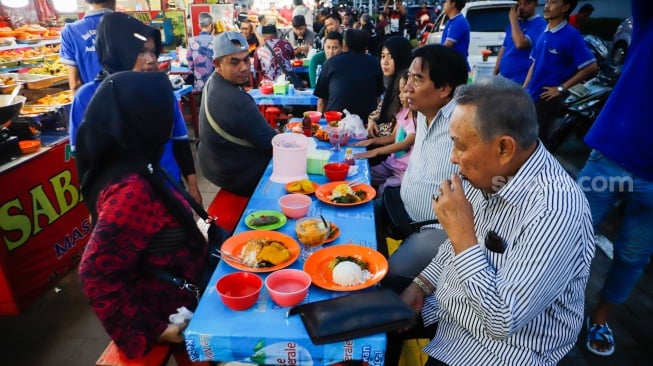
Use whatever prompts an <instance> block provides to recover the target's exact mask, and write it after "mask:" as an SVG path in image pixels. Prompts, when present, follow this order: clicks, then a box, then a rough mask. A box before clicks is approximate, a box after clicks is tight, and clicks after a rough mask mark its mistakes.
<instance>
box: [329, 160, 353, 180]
mask: <svg viewBox="0 0 653 366" xmlns="http://www.w3.org/2000/svg"><path fill="white" fill-rule="evenodd" d="M347 173H349V164H345V163H328V164H324V174H325V175H326V177H327V179H329V180H330V181H332V182H337V181H341V180H345V178H347Z"/></svg>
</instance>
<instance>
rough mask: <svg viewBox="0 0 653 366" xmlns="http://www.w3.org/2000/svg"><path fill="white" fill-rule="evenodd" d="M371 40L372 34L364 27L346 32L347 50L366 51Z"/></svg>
mask: <svg viewBox="0 0 653 366" xmlns="http://www.w3.org/2000/svg"><path fill="white" fill-rule="evenodd" d="M369 42H370V34H369V33H368V32H366V31H364V30H362V29H348V30H347V31H346V32H345V45H347V51H351V52H360V53H365V50H366V49H367V44H368V43H369Z"/></svg>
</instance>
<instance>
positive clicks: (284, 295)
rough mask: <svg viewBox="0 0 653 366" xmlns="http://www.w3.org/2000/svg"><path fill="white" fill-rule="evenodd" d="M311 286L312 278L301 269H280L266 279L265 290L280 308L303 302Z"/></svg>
mask: <svg viewBox="0 0 653 366" xmlns="http://www.w3.org/2000/svg"><path fill="white" fill-rule="evenodd" d="M310 286H311V276H309V274H308V273H306V272H304V271H302V270H299V269H289V268H286V269H280V270H278V271H276V272H272V273H271V274H270V275H269V276H268V278H266V279H265V288H266V289H267V290H268V292H269V293H270V297H271V298H272V301H274V303H275V304H277V305H279V306H295V305H297V304H299V303H300V302H302V300H304V298H305V297H306V294H307V293H308V288H309V287H310Z"/></svg>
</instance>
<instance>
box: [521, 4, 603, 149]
mask: <svg viewBox="0 0 653 366" xmlns="http://www.w3.org/2000/svg"><path fill="white" fill-rule="evenodd" d="M577 4H578V0H548V1H547V2H546V4H545V5H544V19H546V20H548V22H549V24H548V26H547V28H546V30H545V31H544V33H543V34H542V36H540V39H539V40H538V42H537V43H536V44H535V47H533V51H532V52H531V59H532V60H533V64H532V65H531V68H530V69H529V70H528V75H527V76H526V80H525V81H524V87H526V88H527V89H528V93H529V94H530V96H531V98H533V101H535V108H536V109H537V120H538V123H539V125H540V139H541V140H542V141H543V142H544V144H545V145H547V144H548V142H549V135H550V132H551V127H552V125H553V122H554V121H555V119H556V118H558V117H559V116H560V115H561V114H562V110H563V107H564V92H565V91H566V90H567V89H568V88H570V87H571V86H573V85H576V84H578V83H579V82H581V81H583V80H585V79H587V78H588V77H590V76H592V75H593V74H595V73H596V72H597V71H598V69H599V67H598V65H597V64H596V59H595V58H594V56H593V55H592V52H591V51H590V50H589V48H588V47H587V45H586V44H585V40H584V39H583V36H582V35H581V34H580V32H578V30H577V29H576V28H574V27H572V26H571V25H569V24H568V23H567V17H568V16H569V13H571V11H572V10H574V8H575V7H576V5H577Z"/></svg>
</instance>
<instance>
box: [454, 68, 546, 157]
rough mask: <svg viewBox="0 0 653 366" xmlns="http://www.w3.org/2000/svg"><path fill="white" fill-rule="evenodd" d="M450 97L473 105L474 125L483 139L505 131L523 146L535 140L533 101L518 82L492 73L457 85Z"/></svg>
mask: <svg viewBox="0 0 653 366" xmlns="http://www.w3.org/2000/svg"><path fill="white" fill-rule="evenodd" d="M454 99H455V100H456V103H457V104H459V105H472V106H475V107H476V116H475V118H474V127H475V128H476V130H477V131H478V133H479V135H480V137H481V139H482V140H483V142H488V141H490V140H491V139H493V138H495V137H497V136H501V135H508V136H511V137H512V138H514V139H515V140H516V141H517V143H518V144H519V145H520V146H521V147H522V148H524V149H525V148H528V147H530V146H532V145H533V144H534V143H535V142H536V141H537V134H538V124H537V113H536V112H535V104H534V103H533V100H532V99H531V97H530V96H529V95H528V93H526V91H525V90H524V88H523V87H522V86H521V85H518V84H517V83H515V82H513V81H511V80H508V79H506V78H504V77H501V76H496V77H492V78H490V79H488V80H484V81H481V82H475V83H471V84H467V85H461V86H459V87H458V88H457V89H456V92H455V93H454Z"/></svg>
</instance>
